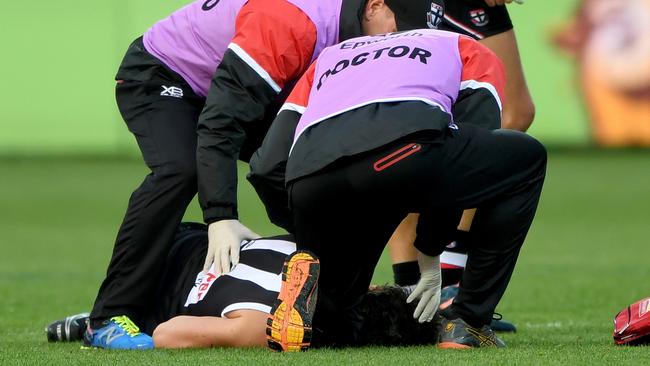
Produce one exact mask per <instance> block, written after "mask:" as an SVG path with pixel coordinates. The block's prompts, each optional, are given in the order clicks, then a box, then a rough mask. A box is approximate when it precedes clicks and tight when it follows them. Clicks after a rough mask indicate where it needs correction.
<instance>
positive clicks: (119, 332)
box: [84, 315, 154, 349]
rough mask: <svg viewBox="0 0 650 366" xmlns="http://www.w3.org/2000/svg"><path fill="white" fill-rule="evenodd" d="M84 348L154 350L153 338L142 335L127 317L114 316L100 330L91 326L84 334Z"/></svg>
mask: <svg viewBox="0 0 650 366" xmlns="http://www.w3.org/2000/svg"><path fill="white" fill-rule="evenodd" d="M84 346H85V347H92V348H104V349H153V348H154V346H153V338H151V337H150V336H148V335H146V334H144V333H141V332H140V329H139V328H138V327H137V326H136V325H135V324H134V323H133V322H132V321H131V319H129V317H128V316H126V315H121V316H114V317H112V318H110V319H109V320H107V321H105V322H104V326H103V327H101V328H99V329H92V328H91V327H90V325H89V326H88V328H86V333H84Z"/></svg>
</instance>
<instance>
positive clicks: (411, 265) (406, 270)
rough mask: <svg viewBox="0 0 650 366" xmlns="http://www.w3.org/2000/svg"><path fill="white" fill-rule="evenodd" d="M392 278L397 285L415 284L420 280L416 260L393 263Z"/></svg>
mask: <svg viewBox="0 0 650 366" xmlns="http://www.w3.org/2000/svg"><path fill="white" fill-rule="evenodd" d="M393 278H394V279H395V284H396V285H398V286H411V285H416V284H417V283H418V281H419V280H420V267H419V266H418V261H410V262H403V263H397V264H393Z"/></svg>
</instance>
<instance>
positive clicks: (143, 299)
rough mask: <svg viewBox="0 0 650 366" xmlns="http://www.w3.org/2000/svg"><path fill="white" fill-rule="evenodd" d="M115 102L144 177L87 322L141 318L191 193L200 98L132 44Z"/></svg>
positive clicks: (193, 190) (139, 45)
mask: <svg viewBox="0 0 650 366" xmlns="http://www.w3.org/2000/svg"><path fill="white" fill-rule="evenodd" d="M117 80H118V84H117V88H116V97H117V104H118V107H119V109H120V113H121V114H122V117H123V118H124V120H125V121H126V125H127V127H128V128H129V131H131V132H132V133H133V135H134V136H135V138H136V140H137V142H138V146H139V148H140V151H141V152H142V157H143V158H144V161H145V163H146V164H147V166H148V167H149V169H150V170H151V172H150V174H149V175H147V176H146V177H145V178H144V181H143V182H142V184H140V186H139V187H138V188H137V189H136V190H135V191H134V192H133V194H132V195H131V198H130V200H129V204H128V208H127V210H126V214H125V216H124V221H123V222H122V225H121V226H120V229H119V232H118V234H117V239H116V241H115V247H114V249H113V256H112V258H111V261H110V264H109V266H108V270H107V273H106V279H105V280H104V282H103V283H102V285H101V287H100V289H99V293H98V295H97V299H96V300H95V305H94V307H93V310H92V313H91V320H93V322H94V323H95V324H94V325H93V326H97V324H96V323H97V321H98V320H101V319H104V318H108V317H112V316H116V315H122V314H126V315H128V316H130V317H131V318H132V319H133V320H134V321H136V322H139V321H140V320H141V316H142V314H144V313H145V312H147V311H148V309H149V308H150V307H151V304H152V302H153V301H155V299H153V296H154V292H155V289H156V287H157V284H158V281H159V276H160V274H161V273H162V268H163V266H164V263H165V258H166V256H167V252H168V251H169V248H170V246H171V243H172V239H173V236H174V231H175V230H176V227H177V226H178V224H179V223H180V222H181V219H182V217H183V214H184V213H185V210H186V208H187V206H188V204H189V203H190V201H191V200H192V198H193V197H194V195H195V194H196V192H197V182H196V124H197V121H198V117H199V114H200V113H201V110H202V108H203V104H204V99H203V98H201V97H198V96H197V95H195V94H194V92H193V91H192V89H191V88H190V86H189V85H188V84H187V83H186V82H185V81H184V80H183V79H182V78H181V77H180V76H179V75H178V74H176V73H175V72H173V71H171V70H169V69H168V68H166V67H165V66H164V65H163V64H161V63H160V61H158V60H157V59H155V58H154V57H153V56H151V55H150V54H149V53H147V52H146V50H145V49H144V46H143V45H142V41H141V40H140V39H138V40H136V41H135V42H134V43H133V44H132V45H131V46H130V47H129V50H128V51H127V53H126V56H125V58H124V60H123V61H122V65H121V66H120V70H119V71H118V74H117Z"/></svg>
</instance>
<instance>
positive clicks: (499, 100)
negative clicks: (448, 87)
mask: <svg viewBox="0 0 650 366" xmlns="http://www.w3.org/2000/svg"><path fill="white" fill-rule="evenodd" d="M458 50H459V53H460V58H461V61H462V64H463V71H462V74H461V80H460V87H459V93H458V99H457V100H456V103H455V104H454V106H453V108H452V114H453V116H454V121H456V123H461V124H463V123H470V124H473V125H477V126H482V127H485V128H488V129H497V128H499V127H500V126H501V112H502V106H503V103H504V102H505V98H504V94H505V93H504V88H505V83H506V80H505V71H504V67H503V64H502V63H501V61H500V60H499V58H498V57H497V56H496V55H495V54H494V52H492V51H490V50H489V49H488V48H487V47H485V46H483V45H482V44H480V43H478V42H476V41H474V40H472V39H470V38H468V37H464V36H460V37H458Z"/></svg>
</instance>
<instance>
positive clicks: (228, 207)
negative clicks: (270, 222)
mask: <svg viewBox="0 0 650 366" xmlns="http://www.w3.org/2000/svg"><path fill="white" fill-rule="evenodd" d="M275 97H276V92H275V91H274V90H273V89H272V88H271V87H270V86H269V85H268V84H267V82H266V81H265V80H264V79H262V78H261V77H260V76H259V75H258V74H257V73H256V72H255V71H254V70H253V69H251V68H250V67H249V66H248V65H247V64H246V63H244V61H242V60H241V59H240V58H239V57H238V56H237V55H236V54H235V53H234V52H233V51H231V50H227V51H226V53H225V54H224V57H223V60H222V62H221V64H220V65H219V67H218V68H217V71H216V72H215V75H214V78H213V80H212V84H211V86H210V91H209V92H208V96H207V99H206V104H205V107H204V108H203V112H201V116H200V117H199V122H198V126H197V134H198V142H197V153H196V158H197V174H198V190H199V203H200V204H201V208H202V209H203V219H204V220H205V222H206V223H211V222H214V221H219V220H223V219H236V218H237V216H238V215H237V159H238V157H239V152H240V149H241V147H242V145H243V143H244V140H245V138H246V131H247V130H249V129H251V128H252V124H255V123H262V121H263V120H264V119H265V115H266V114H267V113H268V109H269V106H271V105H272V103H273V101H274V99H275Z"/></svg>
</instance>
